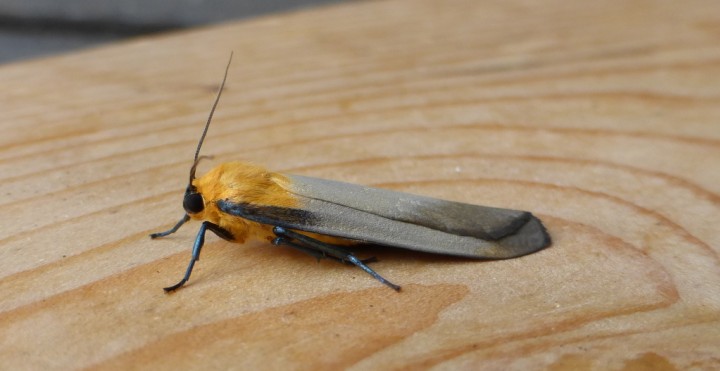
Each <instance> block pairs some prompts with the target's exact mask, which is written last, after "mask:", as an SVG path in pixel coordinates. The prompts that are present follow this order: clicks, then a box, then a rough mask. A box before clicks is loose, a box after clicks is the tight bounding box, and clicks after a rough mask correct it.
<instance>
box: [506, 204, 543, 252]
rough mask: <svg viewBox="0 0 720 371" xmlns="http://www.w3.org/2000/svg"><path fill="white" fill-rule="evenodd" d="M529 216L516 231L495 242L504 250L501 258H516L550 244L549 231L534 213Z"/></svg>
mask: <svg viewBox="0 0 720 371" xmlns="http://www.w3.org/2000/svg"><path fill="white" fill-rule="evenodd" d="M528 214H529V215H530V216H529V218H528V220H527V222H526V223H525V224H524V225H523V226H522V227H521V228H519V229H518V230H517V232H516V233H514V234H512V235H510V236H507V237H505V238H503V239H501V240H499V241H497V243H498V244H499V245H500V246H502V247H503V251H504V252H505V253H504V254H503V256H502V257H501V258H507V259H509V258H516V257H519V256H523V255H527V254H532V253H534V252H536V251H540V250H542V249H544V248H547V247H549V246H550V245H552V238H551V237H550V233H548V231H547V229H546V228H545V226H544V225H543V223H542V222H541V221H540V219H538V218H537V217H536V216H535V215H532V214H531V213H528Z"/></svg>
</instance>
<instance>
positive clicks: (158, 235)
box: [150, 214, 190, 238]
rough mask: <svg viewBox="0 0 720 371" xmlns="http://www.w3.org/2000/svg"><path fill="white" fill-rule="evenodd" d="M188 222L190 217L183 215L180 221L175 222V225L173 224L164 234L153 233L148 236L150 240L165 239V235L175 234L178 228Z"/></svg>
mask: <svg viewBox="0 0 720 371" xmlns="http://www.w3.org/2000/svg"><path fill="white" fill-rule="evenodd" d="M188 220H190V216H189V215H188V214H185V215H183V217H182V219H180V221H179V222H177V224H175V226H174V227H172V228H170V229H168V230H167V231H165V232H158V233H153V234H151V235H150V238H158V237H165V236H167V235H169V234H173V233H175V232H177V230H178V229H180V227H181V226H182V225H183V224H185V223H186V222H187V221H188Z"/></svg>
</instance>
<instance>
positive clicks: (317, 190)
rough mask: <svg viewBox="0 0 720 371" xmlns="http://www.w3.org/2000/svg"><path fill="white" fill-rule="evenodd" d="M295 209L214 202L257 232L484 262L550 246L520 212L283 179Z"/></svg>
mask: <svg viewBox="0 0 720 371" xmlns="http://www.w3.org/2000/svg"><path fill="white" fill-rule="evenodd" d="M288 178H289V179H290V181H291V182H290V184H289V185H288V186H287V190H288V191H289V192H291V193H293V194H294V195H295V196H296V197H297V198H298V201H299V203H300V206H299V207H298V208H297V209H287V208H279V207H274V206H259V205H248V204H234V203H231V202H229V201H222V200H221V201H219V202H218V206H219V207H220V209H221V210H223V211H224V212H227V213H230V214H232V215H237V216H240V217H244V218H247V219H250V220H254V221H257V222H260V223H264V224H272V225H277V226H281V227H285V228H290V229H297V230H301V231H307V232H313V233H318V234H323V235H329V236H335V237H342V238H348V239H353V240H360V241H366V242H370V243H374V244H379V245H385V246H392V247H399V248H406V249H410V250H418V251H425V252H430V253H438V254H447V255H456V256H464V257H471V258H484V259H505V258H512V257H517V256H521V255H525V254H529V253H532V252H535V251H537V250H540V249H542V248H544V247H547V246H549V245H550V237H549V235H548V234H547V232H546V230H545V228H544V227H543V225H542V223H541V222H540V220H538V219H537V218H536V217H535V216H533V215H532V214H530V213H529V212H527V211H518V210H509V209H499V208H493V207H486V206H478V205H469V204H464V203H459V202H452V201H445V200H439V199H435V198H430V197H423V196H418V195H412V194H408V193H402V192H395V191H390V190H384V189H378V188H370V187H364V186H360V185H356V184H350V183H343V182H336V181H330V180H324V179H317V178H309V177H303V176H298V175H290V176H288Z"/></svg>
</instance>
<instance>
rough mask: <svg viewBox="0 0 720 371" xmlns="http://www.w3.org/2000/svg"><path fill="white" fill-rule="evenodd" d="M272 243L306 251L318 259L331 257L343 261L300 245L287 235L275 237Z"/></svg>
mask: <svg viewBox="0 0 720 371" xmlns="http://www.w3.org/2000/svg"><path fill="white" fill-rule="evenodd" d="M272 244H273V245H275V246H280V245H285V246H290V247H292V248H293V249H296V250H299V251H302V252H304V253H306V254H308V255H310V256H312V257H314V258H315V259H317V260H318V261H320V260H321V259H332V260H335V261H337V262H338V263H342V262H343V261H342V260H340V259H338V258H336V257H334V256H330V255H328V254H325V253H324V252H322V251H318V250H315V249H311V248H308V247H305V246H303V245H301V244H299V243H296V242H293V240H292V239H290V238H287V237H276V238H275V239H274V240H273V241H272Z"/></svg>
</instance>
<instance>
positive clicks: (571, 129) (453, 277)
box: [0, 0, 720, 370]
mask: <svg viewBox="0 0 720 371" xmlns="http://www.w3.org/2000/svg"><path fill="white" fill-rule="evenodd" d="M718 45H720V6H719V5H718V3H717V2H715V1H710V0H708V1H702V0H694V1H690V2H672V1H649V0H647V1H645V0H633V1H620V0H615V1H603V2H595V3H593V2H577V3H576V2H568V1H554V0H551V1H544V2H541V3H540V2H534V1H529V0H528V1H519V0H518V1H511V2H508V1H500V0H496V1H490V0H488V1H473V0H457V1H442V2H440V1H430V0H420V1H395V0H394V1H373V2H353V3H347V4H343V5H340V6H333V7H328V8H320V9H315V10H311V11H304V12H298V13H290V14H284V15H278V16H272V17H266V18H259V19H255V20H250V21H245V22H239V23H229V24H225V25H220V26H216V27H210V28H205V29H197V30H192V31H188V32H179V33H174V34H169V35H162V36H159V37H152V38H141V39H137V40H132V41H129V42H124V43H119V44H115V45H110V46H105V47H102V48H97V49H92V50H87V51H83V52H79V53H73V54H68V55H64V56H59V57H53V58H47V59H41V60H35V61H29V62H22V63H19V64H12V65H5V66H2V67H0V81H2V85H3V89H1V90H0V111H2V112H3V115H2V117H3V119H2V121H0V125H1V127H2V133H3V135H2V136H1V137H0V174H1V175H0V176H1V177H2V181H1V183H0V195H2V202H1V203H2V210H3V218H2V225H0V293H1V295H0V364H1V365H2V368H4V369H5V368H7V369H18V368H21V369H79V368H90V369H132V368H144V369H148V368H151V369H178V368H181V369H208V368H213V369H243V368H247V369H258V368H273V369H313V370H315V369H338V368H347V367H353V368H354V369H373V370H374V369H402V368H410V369H415V368H429V367H433V366H435V367H438V368H443V369H478V368H484V369H508V368H513V369H527V368H541V369H549V370H565V369H573V370H575V369H610V370H621V369H655V370H664V369H708V370H710V369H717V368H720V331H719V330H718V329H719V328H720V258H719V254H720V230H719V229H718V225H720V165H718V163H720V161H719V160H720V47H718ZM230 50H234V51H235V55H236V59H235V62H234V63H233V65H232V68H231V71H230V77H229V83H228V86H227V90H226V92H225V95H224V96H223V99H222V101H221V104H220V107H219V109H218V112H217V114H216V118H215V121H214V126H213V127H212V128H211V131H210V133H209V136H208V138H207V141H206V143H205V150H204V152H205V153H206V154H213V155H215V159H214V160H213V161H208V162H206V163H204V164H203V165H202V166H201V169H200V172H202V171H205V170H207V169H208V168H209V167H210V166H212V165H213V163H219V162H221V161H227V160H245V161H250V162H255V163H259V164H262V165H265V166H267V167H269V168H271V169H275V170H277V171H283V172H291V173H297V174H303V175H309V176H317V177H323V178H329V179H337V180H344V181H350V182H355V183H361V184H367V185H374V186H379V187H387V188H391V189H396V190H401V191H407V192H413V193H418V194H424V195H429V196H434V197H440V198H446V199H452V200H458V201H463V202H469V203H476V204H484V205H491V206H499V207H507V208H518V209H526V210H530V211H532V212H534V213H535V214H537V215H539V216H540V217H541V218H542V219H543V220H544V221H545V223H546V225H547V226H548V228H549V231H550V233H551V234H552V236H553V239H554V244H553V246H552V247H551V248H549V249H547V250H544V251H541V252H539V253H536V254H533V255H530V256H526V257H523V258H520V259H513V260H506V261H497V262H490V261H488V262H478V261H468V260H463V259H455V258H447V257H437V256H431V255H425V254H418V253H413V252H406V251H386V250H373V251H368V252H367V253H368V254H374V255H377V256H378V257H379V258H380V259H381V261H380V262H379V263H376V264H375V268H376V269H377V270H378V271H379V272H380V273H381V274H383V275H385V276H386V277H388V278H390V279H392V280H393V281H395V282H397V283H399V284H402V285H404V290H403V292H402V293H400V294H397V293H394V292H393V291H391V290H389V289H388V288H386V287H383V286H381V285H379V284H378V283H377V282H375V281H374V280H372V279H371V278H369V277H367V276H366V275H365V274H364V273H363V272H361V271H359V270H357V269H352V268H349V267H343V266H340V265H337V264H334V263H333V262H325V261H324V262H321V263H316V262H315V261H314V260H312V259H311V258H309V257H307V256H304V255H302V254H299V253H296V252H293V251H289V250H286V249H282V248H278V247H273V246H269V245H266V244H263V243H259V242H258V243H248V244H245V245H235V244H229V243H226V242H224V241H222V240H220V239H218V238H216V237H214V236H213V237H209V238H208V243H207V245H206V248H205V250H204V252H203V254H204V255H203V258H202V260H201V261H200V263H199V265H198V266H197V268H196V271H195V273H194V275H193V278H192V280H191V281H190V284H189V285H188V286H187V287H185V288H184V289H182V290H180V291H178V292H177V293H175V294H172V295H166V294H164V293H163V291H162V290H161V288H162V287H163V286H166V285H168V284H172V283H174V282H175V281H176V280H177V279H179V278H180V275H181V274H182V272H183V270H184V268H185V264H186V262H187V259H188V258H189V252H190V251H189V249H190V246H191V244H192V240H193V238H194V234H195V232H196V230H197V229H196V228H197V224H191V225H190V226H186V227H184V228H183V229H181V230H180V231H179V232H178V233H177V234H175V235H173V236H172V237H170V238H166V239H163V240H157V241H151V240H150V239H149V238H148V236H147V235H148V233H151V232H155V231H158V230H162V229H164V228H167V227H169V226H171V225H172V223H173V222H175V221H176V220H177V219H178V218H179V217H180V216H181V215H182V212H183V211H182V207H181V197H182V190H183V188H184V185H185V184H184V182H185V179H186V176H187V171H188V167H189V165H190V162H191V157H192V152H193V150H194V146H195V143H196V140H197V138H198V136H199V134H200V130H201V127H202V124H203V122H204V120H205V117H206V115H207V113H208V110H209V107H210V104H211V102H212V98H213V95H214V90H215V88H216V86H217V84H218V83H219V80H220V78H221V75H222V68H223V67H224V64H225V62H226V60H227V57H228V54H229V51H230Z"/></svg>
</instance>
